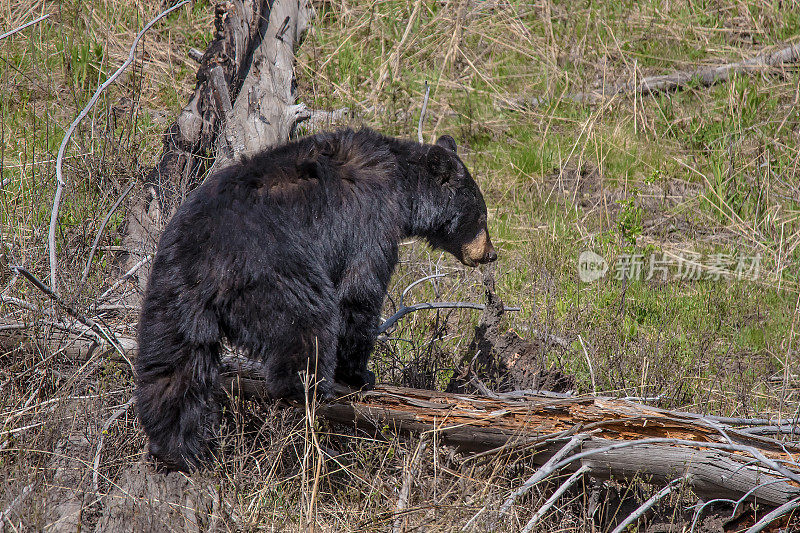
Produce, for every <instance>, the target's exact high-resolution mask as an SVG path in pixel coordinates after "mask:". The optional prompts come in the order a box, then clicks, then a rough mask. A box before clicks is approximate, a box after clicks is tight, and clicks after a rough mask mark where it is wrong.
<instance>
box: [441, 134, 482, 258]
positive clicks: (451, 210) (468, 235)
mask: <svg viewBox="0 0 800 533" xmlns="http://www.w3.org/2000/svg"><path fill="white" fill-rule="evenodd" d="M426 163H427V167H428V171H429V172H430V174H431V175H432V176H433V178H434V179H435V180H436V182H437V183H438V185H439V191H440V200H441V203H440V204H439V205H438V206H435V209H436V210H437V211H439V219H440V220H441V221H442V223H441V225H439V226H438V228H437V229H436V231H434V232H432V233H431V234H429V235H427V239H428V242H429V243H430V244H431V246H433V247H434V248H439V249H442V250H445V251H447V252H450V253H451V254H453V255H454V256H455V257H456V258H457V259H458V260H459V261H461V262H462V263H464V264H465V265H467V266H471V267H474V266H477V265H478V264H481V263H489V262H492V261H494V260H496V259H497V252H496V251H495V249H494V246H493V245H492V240H491V239H490V238H489V230H488V228H487V226H486V202H485V201H484V200H483V195H482V194H481V191H480V189H479V188H478V184H477V183H475V180H474V179H472V176H471V175H470V173H469V171H468V170H467V167H466V166H464V163H463V162H462V161H461V159H460V158H459V157H458V155H456V142H455V140H453V138H452V137H450V136H449V135H442V136H441V137H439V140H437V141H436V144H434V145H432V146H431V147H430V148H429V150H428V153H427V156H426Z"/></svg>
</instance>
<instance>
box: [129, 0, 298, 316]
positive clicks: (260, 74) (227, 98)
mask: <svg viewBox="0 0 800 533" xmlns="http://www.w3.org/2000/svg"><path fill="white" fill-rule="evenodd" d="M311 15H312V9H311V5H310V3H309V2H308V1H307V0H274V1H273V2H267V1H259V0H226V1H221V2H219V3H217V6H216V18H215V22H214V24H215V27H216V30H217V33H216V36H215V38H214V40H213V41H212V42H211V44H210V45H209V47H208V50H206V52H205V53H204V54H203V57H202V60H201V65H200V68H199V69H198V71H197V86H196V88H195V91H194V94H193V95H192V98H191V100H190V101H189V103H188V104H187V105H186V107H184V108H183V109H182V110H181V112H180V114H179V115H178V118H177V119H176V120H175V122H174V123H173V124H172V125H171V126H170V127H169V128H168V129H167V132H166V133H165V134H164V150H163V152H162V155H161V158H160V160H159V162H158V163H157V164H156V166H155V167H153V169H152V170H151V171H150V172H149V173H148V174H147V176H146V177H145V180H144V191H143V194H141V195H140V196H139V198H138V199H137V200H136V201H135V202H134V203H133V205H132V206H131V207H130V208H129V211H128V223H127V233H126V239H125V242H124V243H123V246H124V248H125V250H126V252H127V260H126V265H127V267H128V268H130V267H132V266H133V265H135V264H137V263H139V262H140V261H141V260H142V259H143V258H145V257H147V256H148V255H150V254H153V253H154V252H155V249H156V243H157V240H158V236H159V235H160V233H161V230H162V229H163V227H164V225H165V224H166V222H167V220H168V219H169V217H170V216H171V214H172V213H173V212H174V210H175V208H177V206H178V205H179V204H180V202H181V201H182V200H183V198H185V197H186V194H187V193H188V192H189V191H191V190H192V189H194V188H195V187H196V186H197V185H198V184H199V183H200V182H201V180H202V178H203V176H204V175H205V173H206V172H207V171H208V169H209V168H210V167H211V165H212V163H213V164H214V165H225V164H228V163H230V161H231V160H232V159H233V158H235V157H236V156H237V155H239V154H241V153H246V152H252V151H255V150H258V149H263V148H265V147H268V146H271V145H274V144H276V143H279V142H283V141H285V140H287V139H288V138H289V135H290V133H291V132H292V131H293V128H294V126H295V124H296V123H297V121H298V120H302V119H304V118H307V117H308V115H307V113H306V112H305V111H304V109H305V108H304V107H303V106H296V105H295V98H296V89H295V86H296V84H295V83H294V52H295V50H296V48H297V46H298V45H299V44H300V41H301V40H302V37H303V35H304V34H305V32H306V30H307V28H308V25H309V21H310V19H311ZM221 132H222V133H223V135H221V136H220V133H221ZM215 155H216V156H217V157H218V158H219V159H218V160H217V161H216V162H215ZM126 270H127V268H126ZM149 270H150V269H149V265H145V266H144V267H143V268H141V269H140V270H138V271H137V272H136V274H135V278H136V280H137V281H138V288H139V291H138V294H136V295H134V297H133V298H132V299H131V298H129V299H128V304H130V305H134V306H135V305H136V303H137V302H138V300H139V299H140V298H141V295H142V294H143V291H144V289H145V286H146V283H147V277H148V274H149Z"/></svg>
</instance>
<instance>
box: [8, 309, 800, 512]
mask: <svg viewBox="0 0 800 533" xmlns="http://www.w3.org/2000/svg"><path fill="white" fill-rule="evenodd" d="M24 326H25V325H24V324H21V325H19V327H13V323H11V322H9V321H0V348H2V349H6V350H7V349H12V348H13V347H15V346H18V345H19V343H20V342H36V343H38V344H39V345H40V348H42V349H45V350H49V351H50V353H53V352H55V351H56V350H61V352H62V353H63V354H64V356H66V357H67V358H69V359H70V360H72V361H85V360H86V359H87V358H90V357H98V356H104V357H110V358H112V359H117V360H120V361H122V360H123V357H122V356H121V355H120V354H119V353H118V352H117V351H116V350H115V348H113V347H112V346H110V345H109V344H108V342H107V341H106V340H105V339H103V338H101V337H99V336H91V335H90V334H89V333H91V332H84V334H81V333H80V332H78V333H76V332H74V331H72V330H71V329H70V328H68V327H66V326H64V327H63V328H54V329H53V331H52V332H51V334H50V335H49V336H47V337H41V336H39V337H31V336H29V335H28V332H29V331H30V330H29V329H27V328H26V327H24ZM116 340H117V343H118V345H119V346H120V347H122V348H123V350H124V352H125V353H124V355H125V357H126V358H127V359H133V358H134V357H135V355H136V354H135V352H136V341H135V340H134V339H131V338H127V337H119V336H118V337H117V339H116ZM222 373H223V376H224V378H225V379H224V383H225V387H226V389H227V390H229V391H232V392H234V393H236V394H243V395H245V396H249V397H268V392H267V390H268V387H267V386H266V382H265V378H264V375H263V374H262V372H261V367H260V366H259V364H258V363H256V362H254V361H251V360H249V359H245V358H242V357H241V356H237V355H236V354H232V353H229V354H227V355H226V356H225V357H223V359H222ZM342 393H343V395H342V397H341V398H340V399H339V400H337V401H334V402H330V403H323V404H320V405H319V406H318V407H317V408H316V413H317V414H318V415H319V416H321V417H323V418H325V419H327V420H330V421H332V422H337V423H342V424H348V425H357V426H360V427H367V428H371V429H372V430H374V431H380V430H381V429H382V428H386V427H389V428H392V429H393V430H394V431H397V432H401V433H413V434H426V433H436V437H437V439H440V441H442V442H447V443H449V444H451V445H453V446H456V447H458V448H459V449H461V450H463V451H464V452H482V453H486V452H498V453H499V452H513V451H515V450H519V449H521V448H523V449H526V450H534V451H535V454H534V457H533V461H534V463H536V464H539V465H540V464H544V463H545V462H546V461H547V460H548V459H550V458H551V457H553V456H554V455H555V454H556V453H557V452H558V451H559V450H560V449H561V448H562V447H563V446H564V444H565V442H568V441H570V439H572V438H574V437H575V436H576V435H581V436H582V437H581V443H580V446H579V447H578V448H577V449H576V450H575V452H576V453H575V455H573V456H572V457H575V458H577V459H575V460H574V462H572V463H569V464H565V465H564V468H566V469H569V470H572V471H576V470H578V469H579V468H582V467H584V468H585V470H586V471H587V472H589V473H590V474H591V475H592V476H595V477H598V478H610V477H614V478H621V479H627V480H631V479H634V478H640V479H641V478H644V479H649V480H650V481H651V482H653V483H657V484H660V483H669V482H671V481H673V480H675V479H676V478H685V479H686V482H687V483H688V484H689V485H690V486H691V487H692V489H693V490H694V492H695V493H696V494H697V495H698V496H699V497H701V498H729V499H732V500H739V499H742V498H743V497H745V499H747V500H754V501H758V502H760V503H762V504H766V505H769V506H780V505H783V504H786V503H788V502H790V501H791V500H792V499H794V498H797V497H800V465H798V460H797V457H798V454H800V447H798V446H795V445H790V444H787V443H781V442H780V441H777V440H775V439H771V438H767V437H762V436H758V435H754V434H752V433H746V432H744V431H740V430H739V429H737V428H736V426H745V425H752V424H749V423H748V421H747V420H739V421H736V422H737V423H736V424H734V423H728V422H729V421H728V422H726V421H724V419H719V418H716V419H715V418H713V417H704V416H703V415H700V414H694V413H686V412H680V411H669V410H664V409H659V408H655V407H650V406H646V405H642V404H638V403H634V402H630V401H626V400H620V399H615V398H608V397H597V396H584V397H573V396H564V395H560V396H557V397H554V396H553V395H548V394H546V393H537V392H530V391H514V392H511V393H505V394H497V395H495V397H486V396H480V395H475V394H451V393H444V392H436V391H428V390H420V389H409V388H403V387H395V386H390V385H379V386H378V387H376V388H375V390H373V391H370V392H366V393H360V394H354V393H352V392H351V391H342ZM763 422H765V423H767V424H770V423H771V424H775V423H778V424H786V423H791V422H788V421H772V422H770V421H768V420H764V421H763Z"/></svg>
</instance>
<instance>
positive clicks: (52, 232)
mask: <svg viewBox="0 0 800 533" xmlns="http://www.w3.org/2000/svg"><path fill="white" fill-rule="evenodd" d="M189 2H190V0H183V2H180V3H178V4H175V5H174V6H172V7H171V8H169V9H167V10H166V11H163V12H161V13H160V14H159V15H158V16H157V17H156V18H154V19H153V20H151V21H150V22H148V23H147V25H146V26H145V27H144V28H142V29H141V31H140V32H139V33H138V34H137V35H136V38H135V39H134V40H133V44H132V45H131V48H130V51H129V52H128V59H126V60H125V62H124V63H123V64H122V65H121V66H120V67H119V68H118V69H117V70H116V72H114V74H112V75H111V77H109V78H108V79H107V80H106V81H105V82H104V83H103V84H102V85H101V86H100V87H98V88H97V90H96V91H95V93H94V95H93V96H92V98H91V100H89V103H88V104H86V107H84V108H83V109H82V110H81V112H80V113H79V114H78V117H77V118H76V119H75V120H74V121H72V124H70V126H69V128H68V129H67V132H66V133H65V134H64V139H63V140H62V141H61V146H59V147H58V157H56V194H55V197H54V198H53V209H52V211H51V212H50V229H49V231H48V235H47V242H48V246H49V252H50V287H51V289H52V290H53V292H54V293H57V292H58V285H57V279H56V273H57V272H58V262H57V259H56V223H57V222H58V209H59V207H60V205H61V195H62V194H63V191H64V177H63V171H62V168H61V167H62V163H63V159H64V152H65V151H66V149H67V144H68V143H69V140H70V137H72V133H73V132H74V131H75V128H77V127H78V124H80V122H81V121H82V120H83V119H84V118H85V117H86V115H88V114H89V111H90V110H91V109H92V107H94V104H96V103H97V100H99V99H100V95H101V94H103V91H105V90H106V88H108V86H109V85H111V84H112V83H114V81H115V80H116V79H117V78H118V77H119V76H120V74H122V73H123V72H124V71H125V69H127V68H128V66H130V64H131V63H133V61H134V59H135V58H136V47H137V46H138V45H139V41H140V40H141V38H142V37H143V36H144V34H145V32H147V30H149V29H150V28H151V27H152V26H153V25H154V24H155V23H156V22H158V21H159V20H161V19H162V18H164V17H165V16H167V15H169V14H170V13H172V12H173V11H175V10H176V9H178V8H180V7H182V6H184V5H186V4H188V3H189Z"/></svg>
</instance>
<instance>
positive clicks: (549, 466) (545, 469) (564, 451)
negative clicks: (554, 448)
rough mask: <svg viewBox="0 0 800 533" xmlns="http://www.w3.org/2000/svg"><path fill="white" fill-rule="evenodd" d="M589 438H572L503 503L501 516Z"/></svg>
mask: <svg viewBox="0 0 800 533" xmlns="http://www.w3.org/2000/svg"><path fill="white" fill-rule="evenodd" d="M587 438H588V435H586V434H580V435H575V436H574V437H572V438H571V439H570V440H569V442H567V443H566V444H565V445H564V446H563V447H562V448H561V449H560V450H558V452H556V454H555V455H553V456H552V457H551V458H550V459H549V460H548V461H547V462H546V463H545V464H543V465H542V467H541V468H540V469H539V470H537V471H536V473H535V474H533V475H532V476H531V477H529V478H528V480H527V481H526V482H525V483H523V484H522V486H521V487H520V488H518V489H517V490H515V491H514V492H512V493H511V495H510V496H509V497H508V498H506V501H504V502H503V505H501V506H500V516H503V515H504V514H506V513H507V512H508V510H509V509H510V508H511V506H512V505H514V502H515V501H517V498H519V497H520V496H522V495H523V494H525V493H526V492H528V491H529V490H531V488H533V486H534V485H536V484H537V483H539V482H540V481H542V480H543V479H545V478H547V477H549V476H550V474H552V473H553V472H555V471H556V470H557V469H558V468H556V465H558V464H559V462H560V461H561V460H562V459H564V457H566V456H567V455H569V454H570V453H572V450H574V449H575V448H577V447H578V446H580V445H581V444H583V441H584V440H586V439H587Z"/></svg>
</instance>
